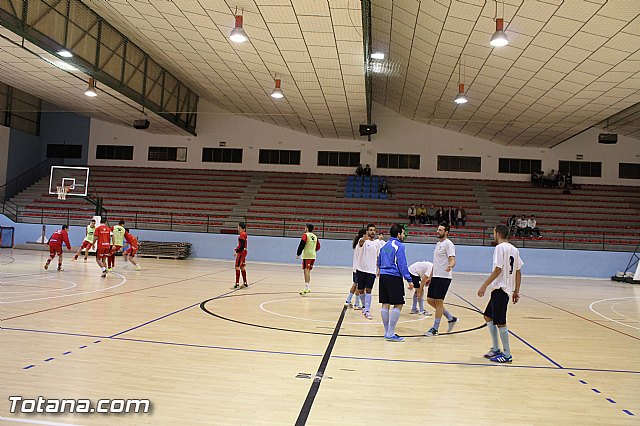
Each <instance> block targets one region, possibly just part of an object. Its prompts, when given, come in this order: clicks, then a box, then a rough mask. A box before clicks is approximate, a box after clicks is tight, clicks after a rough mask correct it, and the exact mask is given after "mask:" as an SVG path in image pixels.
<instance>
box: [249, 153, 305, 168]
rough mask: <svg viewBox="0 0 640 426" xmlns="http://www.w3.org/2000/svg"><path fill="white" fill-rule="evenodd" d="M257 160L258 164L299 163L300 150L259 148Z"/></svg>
mask: <svg viewBox="0 0 640 426" xmlns="http://www.w3.org/2000/svg"><path fill="white" fill-rule="evenodd" d="M258 162H259V163H260V164H282V165H291V164H293V165H300V151H289V150H281V149H261V150H260V154H259V159H258Z"/></svg>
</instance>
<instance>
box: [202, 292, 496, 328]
mask: <svg viewBox="0 0 640 426" xmlns="http://www.w3.org/2000/svg"><path fill="white" fill-rule="evenodd" d="M265 294H268V295H274V294H295V293H292V292H289V291H281V292H275V293H274V292H263V293H250V294H240V293H238V294H230V295H226V296H225V295H222V296H218V297H214V298H212V299H207V300H204V301H203V302H202V303H201V304H200V309H202V310H203V311H204V312H206V313H207V314H209V315H211V316H213V317H216V318H218V319H221V320H224V321H229V322H233V323H236V324H241V325H247V326H250V327H257V328H264V329H267V330H276V331H286V332H289V333H300V334H316V335H319V336H330V335H331V333H326V332H320V331H305V330H295V329H291V328H282V327H272V326H269V325H262V324H254V323H250V322H246V321H240V320H236V319H232V318H227V317H225V316H222V315H220V314H217V313H215V312H213V311H212V310H210V309H209V308H208V307H207V303H209V302H211V301H214V300H219V299H225V298H228V297H240V296H259V295H265ZM315 294H332V295H335V294H336V293H331V292H316V293H315ZM291 300H295V299H291ZM449 305H451V306H457V307H459V308H462V309H467V310H469V311H472V312H477V309H473V308H469V307H467V306H463V305H457V304H455V303H449ZM486 326H487V324H486V323H484V322H483V323H482V324H480V325H478V326H476V327H473V328H467V329H464V330H458V331H451V332H448V333H442V334H438V336H442V337H444V336H451V335H454V334H461V333H468V332H470V331H476V330H480V329H481V328H484V327H486ZM316 328H320V327H316ZM327 328H329V327H327ZM340 336H342V337H359V338H367V337H376V338H377V337H382V336H381V335H377V336H376V335H369V334H340ZM402 337H404V338H405V339H406V338H414V337H417V338H424V334H411V335H406V334H403V335H402Z"/></svg>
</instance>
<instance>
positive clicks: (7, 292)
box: [0, 278, 78, 299]
mask: <svg viewBox="0 0 640 426" xmlns="http://www.w3.org/2000/svg"><path fill="white" fill-rule="evenodd" d="M21 281H27V280H17V281H10V282H8V283H6V282H5V283H2V285H3V287H4V286H5V285H9V286H12V283H18V282H21ZM49 281H60V282H64V283H70V284H71V286H70V287H62V288H56V287H48V289H47V290H27V291H0V295H5V294H29V293H49V292H52V291H65V290H69V289H72V288H75V287H77V286H78V283H77V282H75V281H69V280H61V279H59V278H53V279H50V280H49ZM15 287H27V286H15ZM28 287H34V286H28ZM37 288H47V287H37ZM0 299H4V297H3V296H0Z"/></svg>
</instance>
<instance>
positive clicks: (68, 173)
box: [49, 166, 89, 197]
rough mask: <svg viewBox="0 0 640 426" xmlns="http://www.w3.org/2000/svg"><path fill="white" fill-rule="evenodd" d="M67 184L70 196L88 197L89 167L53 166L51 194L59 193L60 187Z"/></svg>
mask: <svg viewBox="0 0 640 426" xmlns="http://www.w3.org/2000/svg"><path fill="white" fill-rule="evenodd" d="M61 186H66V187H68V188H69V190H68V191H67V194H66V195H68V196H76V197H86V196H87V193H88V190H89V168H88V167H65V166H51V176H50V178H49V194H52V195H54V194H58V187H61Z"/></svg>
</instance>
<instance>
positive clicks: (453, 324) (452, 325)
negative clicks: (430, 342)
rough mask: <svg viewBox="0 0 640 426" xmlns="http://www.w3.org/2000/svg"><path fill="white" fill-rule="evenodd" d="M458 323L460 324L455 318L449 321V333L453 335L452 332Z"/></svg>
mask: <svg viewBox="0 0 640 426" xmlns="http://www.w3.org/2000/svg"><path fill="white" fill-rule="evenodd" d="M457 322H458V318H457V317H453V318H452V319H451V321H449V329H448V330H447V333H451V330H453V327H454V326H455V325H456V323H457Z"/></svg>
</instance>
